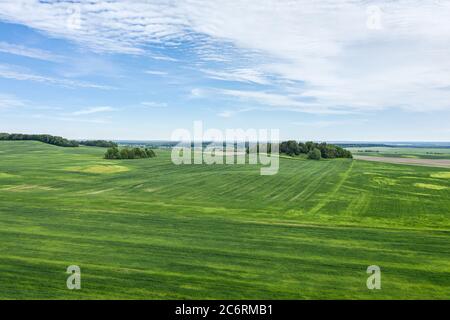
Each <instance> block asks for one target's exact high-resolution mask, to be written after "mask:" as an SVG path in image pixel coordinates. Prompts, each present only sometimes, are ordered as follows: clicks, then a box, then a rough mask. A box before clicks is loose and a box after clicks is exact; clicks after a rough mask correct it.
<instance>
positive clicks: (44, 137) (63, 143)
mask: <svg viewBox="0 0 450 320" xmlns="http://www.w3.org/2000/svg"><path fill="white" fill-rule="evenodd" d="M0 140H33V141H41V142H44V143H48V144H52V145H55V146H59V147H78V145H79V143H78V141H75V140H67V139H65V138H62V137H57V136H51V135H49V134H21V133H11V134H9V133H0Z"/></svg>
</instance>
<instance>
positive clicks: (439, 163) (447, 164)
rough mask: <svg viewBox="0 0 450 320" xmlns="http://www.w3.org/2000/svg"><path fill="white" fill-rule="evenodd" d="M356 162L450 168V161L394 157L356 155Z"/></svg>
mask: <svg viewBox="0 0 450 320" xmlns="http://www.w3.org/2000/svg"><path fill="white" fill-rule="evenodd" d="M353 158H354V159H356V160H365V161H376V162H385V163H397V164H409V165H415V166H426V167H442V168H450V159H413V158H392V157H371V156H358V155H354V156H353Z"/></svg>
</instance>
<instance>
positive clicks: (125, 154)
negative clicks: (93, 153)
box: [105, 147, 156, 159]
mask: <svg viewBox="0 0 450 320" xmlns="http://www.w3.org/2000/svg"><path fill="white" fill-rule="evenodd" d="M154 157H156V154H155V152H154V151H153V150H152V149H148V148H137V147H136V148H128V147H127V148H122V149H120V150H119V148H118V147H112V148H109V149H108V150H106V153H105V159H143V158H154Z"/></svg>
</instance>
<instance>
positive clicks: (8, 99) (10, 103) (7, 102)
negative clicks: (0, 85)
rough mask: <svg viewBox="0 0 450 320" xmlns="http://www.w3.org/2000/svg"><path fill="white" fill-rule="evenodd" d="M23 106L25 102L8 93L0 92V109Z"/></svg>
mask: <svg viewBox="0 0 450 320" xmlns="http://www.w3.org/2000/svg"><path fill="white" fill-rule="evenodd" d="M23 106H25V102H24V101H22V100H20V99H18V98H16V97H15V96H12V95H9V94H1V93H0V110H1V109H9V108H18V107H23Z"/></svg>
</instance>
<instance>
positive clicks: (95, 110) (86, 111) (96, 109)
mask: <svg viewBox="0 0 450 320" xmlns="http://www.w3.org/2000/svg"><path fill="white" fill-rule="evenodd" d="M115 110H116V109H114V108H112V107H92V108H87V109H83V110H79V111H75V112H72V113H70V115H73V116H82V115H87V114H93V113H99V112H111V111H115Z"/></svg>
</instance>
